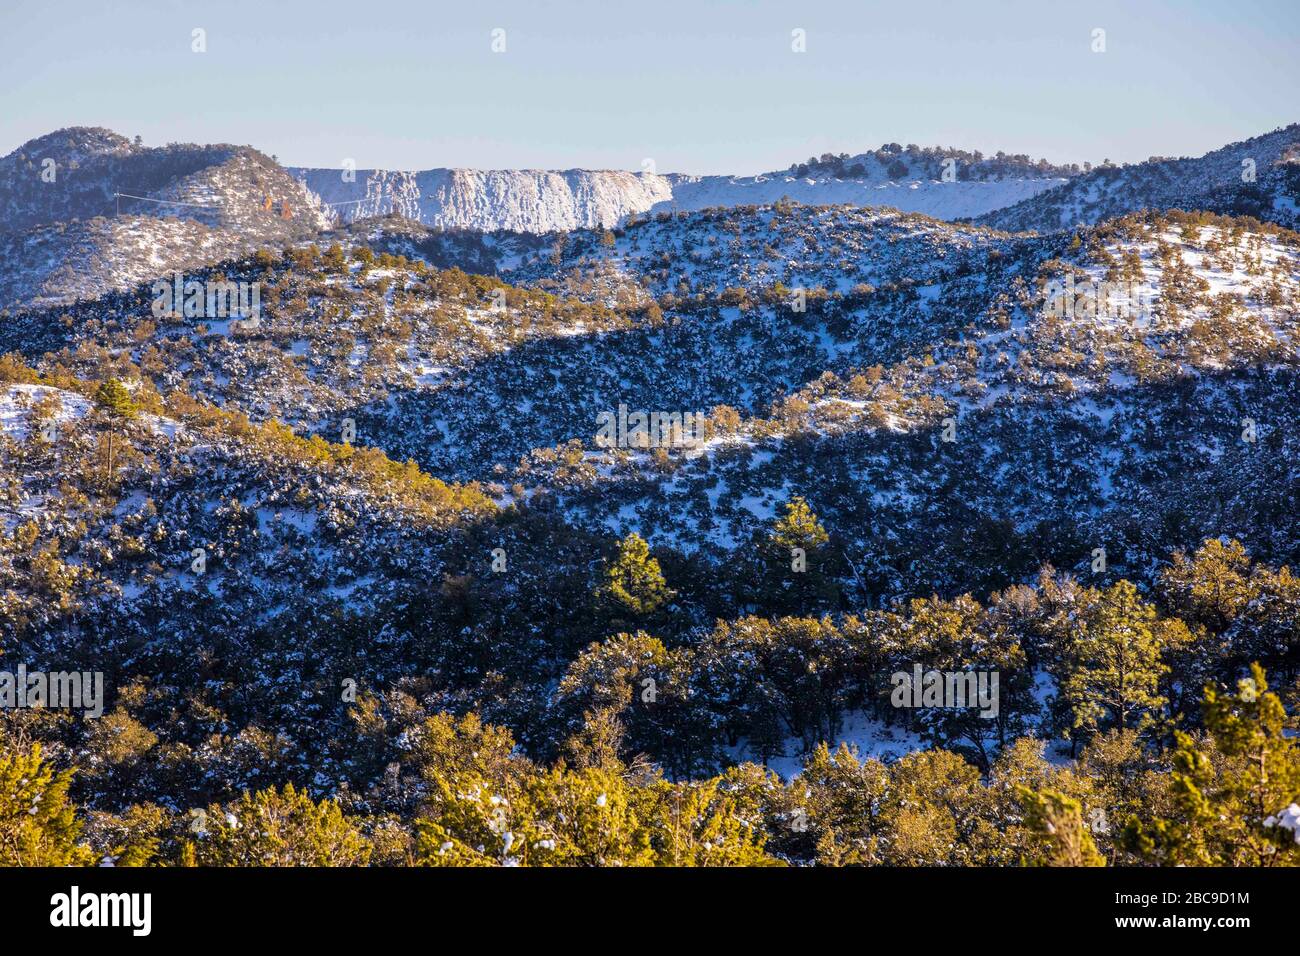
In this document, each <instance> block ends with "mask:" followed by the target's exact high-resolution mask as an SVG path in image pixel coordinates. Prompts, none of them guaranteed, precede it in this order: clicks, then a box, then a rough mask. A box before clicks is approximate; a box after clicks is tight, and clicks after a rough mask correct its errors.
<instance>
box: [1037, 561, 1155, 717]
mask: <svg viewBox="0 0 1300 956" xmlns="http://www.w3.org/2000/svg"><path fill="white" fill-rule="evenodd" d="M1163 632H1164V628H1163V627H1162V626H1161V625H1159V624H1158V623H1157V621H1156V612H1155V609H1154V608H1153V607H1152V606H1151V605H1150V604H1147V603H1146V602H1145V601H1143V600H1142V599H1141V598H1140V597H1139V596H1138V593H1137V589H1136V588H1135V587H1134V586H1133V585H1132V584H1131V583H1129V582H1128V581H1118V582H1116V583H1115V584H1114V585H1112V586H1111V587H1110V588H1108V589H1107V590H1105V591H1103V592H1101V593H1100V594H1098V595H1097V598H1096V600H1095V601H1093V602H1092V603H1091V604H1090V605H1088V606H1086V607H1085V608H1084V609H1083V610H1082V612H1081V616H1080V620H1079V621H1078V622H1077V625H1076V626H1075V627H1074V628H1072V633H1071V639H1070V646H1069V649H1068V659H1069V663H1068V668H1067V672H1066V674H1065V677H1064V680H1063V681H1062V683H1061V696H1062V697H1063V698H1064V699H1065V700H1066V701H1068V702H1069V706H1070V710H1071V713H1072V716H1073V725H1074V727H1075V728H1076V729H1081V730H1085V731H1093V730H1096V729H1097V728H1099V727H1101V726H1102V725H1103V724H1106V723H1108V722H1110V723H1113V725H1114V726H1116V727H1118V728H1119V729H1120V730H1123V729H1125V728H1126V727H1130V726H1133V725H1134V722H1135V721H1139V720H1140V718H1141V717H1142V715H1143V713H1144V711H1147V710H1149V709H1151V708H1155V707H1159V706H1161V705H1162V704H1164V703H1165V699H1164V698H1163V697H1161V696H1160V694H1159V693H1158V685H1159V682H1160V678H1161V676H1162V675H1163V674H1164V673H1165V672H1166V671H1167V670H1168V668H1167V667H1166V666H1165V665H1164V663H1163V662H1162V661H1161V659H1160V654H1161V650H1162V647H1163V641H1162V640H1161V638H1160V635H1161V634H1163Z"/></svg>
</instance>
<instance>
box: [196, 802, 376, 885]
mask: <svg viewBox="0 0 1300 956" xmlns="http://www.w3.org/2000/svg"><path fill="white" fill-rule="evenodd" d="M202 819H203V820H204V821H205V822H206V826H207V829H206V831H205V832H204V833H203V834H202V835H201V839H199V840H198V842H197V844H196V845H195V847H194V859H195V862H197V863H198V864H199V865H201V866H364V865H365V864H366V863H367V861H368V860H369V858H370V844H369V842H368V841H367V840H366V839H365V837H363V836H362V835H361V833H360V832H359V831H358V830H357V828H356V827H355V826H354V825H353V823H352V822H351V821H350V820H348V819H347V818H346V817H345V816H344V815H343V811H342V810H340V809H339V805H338V804H337V803H335V802H334V801H333V800H322V801H320V802H319V803H317V802H316V801H315V800H313V799H312V798H311V797H310V796H309V795H307V794H306V793H304V792H301V791H299V790H295V789H294V787H293V784H286V785H285V787H284V789H283V790H281V791H277V790H274V789H270V790H261V791H259V792H257V793H248V792H245V793H244V795H243V796H242V797H240V798H239V800H238V801H236V802H235V803H234V804H232V805H231V806H229V807H225V808H223V807H221V806H212V807H210V808H208V810H207V811H206V813H205V815H204V817H203V818H202Z"/></svg>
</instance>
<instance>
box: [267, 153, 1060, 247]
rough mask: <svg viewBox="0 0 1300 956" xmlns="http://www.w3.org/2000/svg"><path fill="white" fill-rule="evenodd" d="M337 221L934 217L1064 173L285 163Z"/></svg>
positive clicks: (986, 206) (960, 212)
mask: <svg viewBox="0 0 1300 956" xmlns="http://www.w3.org/2000/svg"><path fill="white" fill-rule="evenodd" d="M289 172H290V173H291V174H293V175H294V176H296V177H297V178H298V179H299V181H300V182H302V183H303V184H304V185H305V186H306V187H307V188H308V189H309V190H310V191H311V192H313V193H315V194H317V195H318V196H320V198H321V200H322V202H324V203H326V204H327V205H328V208H329V210H330V211H331V212H332V214H333V216H334V217H336V221H338V222H351V221H353V220H355V219H362V218H366V217H368V216H378V215H385V214H387V213H390V212H397V213H400V214H401V215H403V216H406V217H407V218H410V219H415V220H418V221H420V222H422V223H424V224H426V225H429V226H443V227H445V228H465V229H476V230H483V231H491V230H494V229H508V230H513V231H516V232H531V233H543V232H552V231H556V230H561V231H563V230H570V229H585V228H592V227H595V226H614V225H617V224H618V223H620V222H622V221H623V220H624V219H625V218H626V217H627V216H629V215H632V214H635V213H644V212H670V211H683V212H685V211H692V210H698V209H705V208H709V207H712V206H741V205H761V204H766V203H772V202H776V201H777V200H779V199H782V198H788V199H791V200H793V201H795V202H801V203H806V204H809V205H828V204H841V203H847V204H849V205H854V206H893V207H895V208H897V209H900V210H902V211H904V212H919V213H924V214H926V215H929V216H934V217H935V218H938V219H956V218H963V217H969V216H979V215H983V214H985V213H988V212H991V211H992V210H995V209H1001V208H1003V207H1005V206H1009V205H1012V204H1014V203H1017V202H1020V201H1021V200H1024V199H1028V198H1030V197H1032V196H1036V195H1038V194H1039V193H1041V192H1043V191H1044V190H1048V189H1052V188H1054V187H1057V186H1060V185H1062V184H1063V183H1065V182H1066V180H1065V179H1063V178H1058V177H1048V176H1042V177H1034V176H1028V177H1016V178H1005V179H991V180H988V181H958V182H951V183H949V182H942V181H939V180H936V179H921V178H918V179H902V180H898V181H895V180H891V179H889V178H887V177H884V176H879V177H874V176H872V177H864V178H849V179H840V178H832V177H798V176H794V175H791V174H788V173H771V174H767V175H762V176H681V175H666V176H665V175H657V174H654V173H631V172H625V171H622V170H565V171H563V172H550V171H544V170H479V169H431V170H426V171H424V172H400V171H392V170H382V169H371V170H357V171H356V178H355V181H353V182H346V181H344V178H343V175H344V174H343V171H342V170H338V169H302V168H298V169H290V170H289Z"/></svg>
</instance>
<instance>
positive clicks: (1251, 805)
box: [1123, 664, 1300, 866]
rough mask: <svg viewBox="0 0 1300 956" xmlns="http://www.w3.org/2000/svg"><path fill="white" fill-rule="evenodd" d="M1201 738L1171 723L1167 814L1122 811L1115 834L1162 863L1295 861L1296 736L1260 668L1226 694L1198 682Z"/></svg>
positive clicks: (1299, 781)
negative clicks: (1124, 816)
mask: <svg viewBox="0 0 1300 956" xmlns="http://www.w3.org/2000/svg"><path fill="white" fill-rule="evenodd" d="M1204 712H1205V727H1206V729H1207V731H1208V732H1209V739H1208V740H1206V739H1197V738H1194V737H1192V736H1190V735H1189V734H1186V733H1183V732H1182V731H1179V732H1178V733H1177V734H1176V735H1175V739H1176V740H1177V750H1176V751H1175V752H1174V767H1173V772H1172V774H1171V786H1170V791H1171V794H1172V802H1173V807H1172V810H1173V812H1172V813H1169V814H1168V815H1160V816H1156V817H1154V818H1153V819H1150V820H1140V819H1137V818H1134V819H1131V820H1130V821H1129V823H1128V825H1127V826H1126V827H1125V830H1124V834H1123V840H1124V844H1125V846H1126V848H1127V849H1129V850H1130V851H1131V852H1133V853H1135V854H1137V855H1138V856H1140V857H1142V858H1143V859H1145V860H1147V861H1148V862H1153V863H1158V864H1161V865H1165V866H1287V865H1290V866H1295V865H1300V806H1298V804H1300V743H1298V742H1297V741H1296V739H1295V738H1294V737H1291V736H1288V733H1287V725H1288V723H1289V721H1288V718H1287V713H1286V709H1285V708H1284V707H1283V706H1282V701H1281V700H1280V699H1279V698H1278V696H1277V694H1274V693H1271V692H1270V691H1269V689H1268V683H1267V681H1266V679H1265V675H1264V670H1263V668H1261V667H1260V666H1259V665H1258V664H1253V665H1251V676H1250V677H1248V678H1244V679H1243V680H1241V681H1239V682H1238V685H1237V689H1236V693H1235V694H1232V693H1223V692H1222V691H1219V690H1217V689H1215V688H1214V687H1207V688H1206V690H1205V705H1204Z"/></svg>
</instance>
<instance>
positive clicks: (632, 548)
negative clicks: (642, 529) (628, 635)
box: [597, 531, 676, 617]
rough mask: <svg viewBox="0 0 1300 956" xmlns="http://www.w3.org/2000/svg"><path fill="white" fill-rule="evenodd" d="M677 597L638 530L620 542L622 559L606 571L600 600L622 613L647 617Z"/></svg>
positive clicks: (598, 592)
mask: <svg viewBox="0 0 1300 956" xmlns="http://www.w3.org/2000/svg"><path fill="white" fill-rule="evenodd" d="M675 596H676V594H675V592H673V591H672V590H671V589H669V587H668V585H667V582H666V581H665V580H664V575H663V571H662V570H661V569H660V567H659V562H658V561H656V560H655V559H654V558H652V557H651V556H650V546H649V545H647V544H646V542H645V539H644V538H642V537H641V536H640V535H639V534H637V533H636V532H635V531H634V532H632V533H631V534H629V535H628V536H627V537H626V538H624V539H623V540H622V541H620V542H619V545H618V556H617V557H616V558H615V559H614V563H613V564H611V565H610V566H609V567H608V568H607V569H606V570H605V580H604V582H603V583H602V584H601V585H600V587H599V588H598V589H597V598H598V599H599V600H600V601H601V602H602V603H606V604H609V605H612V606H613V607H614V608H615V609H616V610H617V611H618V612H620V613H624V614H630V615H632V616H633V617H646V616H648V615H651V614H653V613H654V612H655V611H657V610H659V609H660V608H661V607H663V606H664V605H665V604H666V603H667V602H668V601H671V600H672V599H673V598H674V597H675Z"/></svg>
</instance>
